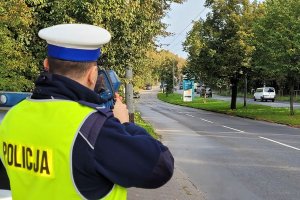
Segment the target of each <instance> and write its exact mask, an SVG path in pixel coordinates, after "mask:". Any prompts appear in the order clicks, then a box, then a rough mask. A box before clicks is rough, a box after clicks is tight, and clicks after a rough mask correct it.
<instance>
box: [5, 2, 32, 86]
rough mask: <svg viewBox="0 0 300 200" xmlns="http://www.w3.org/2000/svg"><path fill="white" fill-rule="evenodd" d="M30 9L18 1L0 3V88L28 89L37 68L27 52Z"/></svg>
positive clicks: (30, 21) (30, 22)
mask: <svg viewBox="0 0 300 200" xmlns="http://www.w3.org/2000/svg"><path fill="white" fill-rule="evenodd" d="M31 24H32V20H31V12H30V10H29V8H28V7H27V6H26V4H25V3H24V2H23V1H21V0H16V1H1V2H0V43H1V47H0V80H1V81H0V90H13V91H26V90H29V89H31V88H32V86H33V83H32V79H33V78H34V77H35V76H36V73H37V67H36V65H34V64H33V63H32V60H33V57H32V56H31V54H30V52H28V51H27V48H26V45H27V44H28V43H29V41H28V36H29V35H30V26H31Z"/></svg>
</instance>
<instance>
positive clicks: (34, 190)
mask: <svg viewBox="0 0 300 200" xmlns="http://www.w3.org/2000/svg"><path fill="white" fill-rule="evenodd" d="M94 112H96V110H94V109H93V108H90V107H87V106H83V105H81V104H79V103H77V102H73V101H67V100H24V101H22V102H21V103H19V104H18V105H16V106H15V107H13V108H12V109H11V110H10V111H9V112H8V113H7V114H6V116H5V117H4V119H3V121H2V123H1V125H0V158H1V160H2V162H3V164H4V166H5V168H6V171H7V173H8V176H9V179H10V186H11V190H12V197H13V199H16V200H19V199H20V200H26V199H28V200H41V199H43V200H47V199H49V200H56V199H57V200H62V199H63V200H69V199H85V198H84V197H83V196H82V195H81V194H80V193H79V191H78V190H77V188H76V186H75V183H74V180H73V174H72V150H73V145H74V141H75V139H76V137H77V135H78V132H79V129H80V127H81V125H82V124H83V122H84V121H85V119H86V118H87V117H88V116H90V115H91V114H92V113H94ZM126 196H127V190H126V189H125V188H123V187H121V186H119V185H116V184H115V185H114V187H113V189H112V190H111V191H110V192H109V193H108V194H107V195H106V196H105V197H104V198H103V199H104V200H125V199H126Z"/></svg>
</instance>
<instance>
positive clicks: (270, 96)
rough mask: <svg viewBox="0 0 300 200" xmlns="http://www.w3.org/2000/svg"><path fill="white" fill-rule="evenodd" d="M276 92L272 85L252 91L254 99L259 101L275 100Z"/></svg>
mask: <svg viewBox="0 0 300 200" xmlns="http://www.w3.org/2000/svg"><path fill="white" fill-rule="evenodd" d="M275 96H276V92H275V89H274V88H273V87H262V88H257V89H256V90H255V92H254V97H253V99H254V101H256V100H257V99H260V100H261V101H268V100H271V101H273V102H274V101H275Z"/></svg>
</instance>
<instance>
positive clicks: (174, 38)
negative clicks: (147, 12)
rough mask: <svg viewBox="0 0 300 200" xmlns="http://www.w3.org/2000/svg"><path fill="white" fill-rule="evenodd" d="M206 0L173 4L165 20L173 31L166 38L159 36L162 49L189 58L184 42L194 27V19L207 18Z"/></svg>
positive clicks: (169, 29)
mask: <svg viewBox="0 0 300 200" xmlns="http://www.w3.org/2000/svg"><path fill="white" fill-rule="evenodd" d="M204 2H205V0H186V1H185V2H184V3H183V4H175V3H173V4H172V5H171V10H170V11H169V12H168V14H167V15H166V17H165V18H164V19H163V22H164V23H166V24H168V28H167V31H168V32H171V33H173V34H172V35H171V36H168V37H166V38H159V39H158V44H161V48H162V49H166V50H169V51H171V52H173V53H175V54H177V55H178V56H180V57H182V58H187V53H186V52H184V51H183V47H182V42H184V41H185V38H186V36H187V33H188V32H189V31H190V30H191V29H192V27H193V23H192V22H193V21H195V20H199V19H200V17H201V18H202V19H205V16H206V14H207V13H208V9H207V8H204Z"/></svg>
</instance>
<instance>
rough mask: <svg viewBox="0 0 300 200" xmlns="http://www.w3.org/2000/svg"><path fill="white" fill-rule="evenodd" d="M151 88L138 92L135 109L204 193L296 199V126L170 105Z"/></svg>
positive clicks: (299, 159)
mask: <svg viewBox="0 0 300 200" xmlns="http://www.w3.org/2000/svg"><path fill="white" fill-rule="evenodd" d="M156 92H157V91H155V90H152V91H144V92H142V94H141V98H140V99H139V101H138V104H137V109H138V110H139V111H140V112H141V114H142V117H143V118H144V119H146V120H147V121H149V122H151V124H153V126H154V127H155V129H156V131H157V132H158V133H159V134H160V135H161V136H162V141H163V142H164V143H165V144H166V145H168V146H169V148H170V149H171V151H172V153H173V155H174V157H175V163H176V166H177V168H179V169H181V170H182V171H184V173H185V174H187V176H188V177H189V179H190V181H191V182H192V183H193V184H194V185H195V186H196V187H197V188H198V189H199V190H200V191H201V192H202V194H204V196H205V199H208V200H266V199H270V200H286V199H287V200H299V199H300V129H297V128H292V127H288V126H284V125H278V124H272V123H267V122H261V121H254V120H249V119H243V118H238V117H232V116H227V115H223V114H217V113H212V112H207V111H202V110H196V109H192V108H186V107H181V106H175V105H170V104H167V103H163V102H161V101H159V100H157V99H156Z"/></svg>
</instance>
